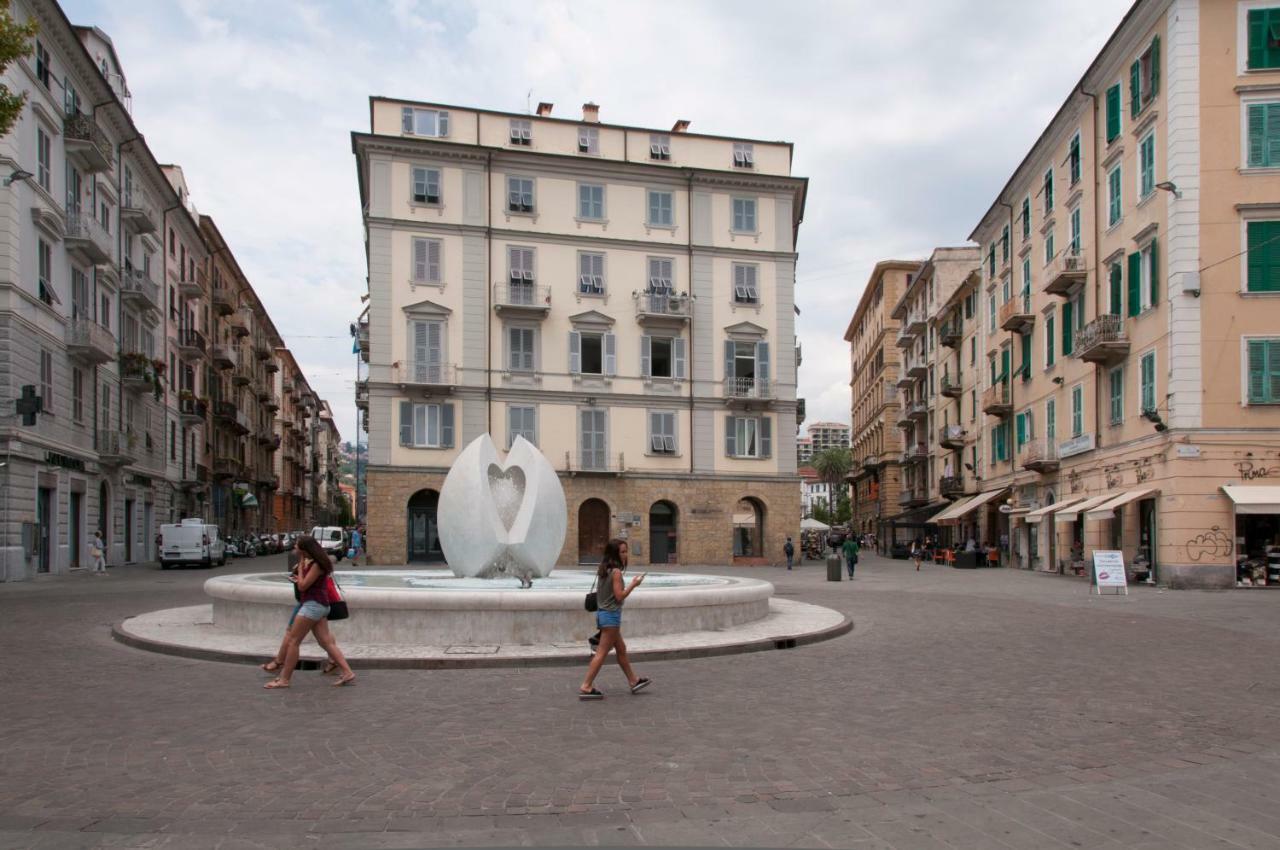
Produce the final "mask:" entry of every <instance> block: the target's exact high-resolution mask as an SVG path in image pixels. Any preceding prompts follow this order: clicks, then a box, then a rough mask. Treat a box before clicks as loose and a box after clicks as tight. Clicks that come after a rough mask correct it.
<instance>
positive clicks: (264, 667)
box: [258, 660, 284, 673]
mask: <svg viewBox="0 0 1280 850" xmlns="http://www.w3.org/2000/svg"><path fill="white" fill-rule="evenodd" d="M283 666H284V665H283V664H281V663H280V662H279V661H275V660H272V661H266V662H263V663H262V664H259V665H258V669H259V670H261V671H263V672H264V673H275V672H276V671H278V670H279V669H280V668H281V667H283Z"/></svg>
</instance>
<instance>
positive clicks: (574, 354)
mask: <svg viewBox="0 0 1280 850" xmlns="http://www.w3.org/2000/svg"><path fill="white" fill-rule="evenodd" d="M569 371H570V372H571V373H572V374H574V375H577V374H578V373H580V372H581V371H582V334H580V333H578V332H577V331H569Z"/></svg>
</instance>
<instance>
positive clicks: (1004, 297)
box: [1000, 275, 1013, 304]
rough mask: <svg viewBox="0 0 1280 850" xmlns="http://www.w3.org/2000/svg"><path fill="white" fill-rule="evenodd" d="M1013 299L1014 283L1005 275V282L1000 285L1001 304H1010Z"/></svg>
mask: <svg viewBox="0 0 1280 850" xmlns="http://www.w3.org/2000/svg"><path fill="white" fill-rule="evenodd" d="M1011 297H1013V281H1012V280H1010V279H1009V276H1008V275H1005V278H1004V280H1003V281H1001V283H1000V303H1001V304H1008V303H1009V299H1010V298H1011Z"/></svg>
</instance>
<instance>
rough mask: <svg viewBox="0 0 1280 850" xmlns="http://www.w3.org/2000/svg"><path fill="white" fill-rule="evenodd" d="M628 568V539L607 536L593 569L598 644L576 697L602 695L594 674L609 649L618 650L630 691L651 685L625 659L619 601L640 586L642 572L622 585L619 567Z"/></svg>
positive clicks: (619, 662)
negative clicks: (596, 567)
mask: <svg viewBox="0 0 1280 850" xmlns="http://www.w3.org/2000/svg"><path fill="white" fill-rule="evenodd" d="M626 568H627V541H625V540H618V539H614V540H610V541H609V543H608V544H607V545H606V546H605V547H604V557H603V558H601V559H600V567H599V568H598V569H597V570H596V599H597V604H598V606H599V607H598V608H597V610H596V626H597V627H598V628H599V629H600V645H599V646H597V647H596V654H595V655H593V656H592V657H591V663H590V664H589V665H588V666H587V677H586V678H585V679H583V680H582V687H581V688H580V689H579V690H578V699H604V694H602V693H600V692H599V691H598V690H596V688H595V681H596V676H598V675H600V668H601V667H603V666H604V662H605V659H607V658H608V657H609V653H610V652H611V651H612V652H615V653H616V654H617V659H618V666H619V667H621V668H622V672H623V673H624V674H625V675H626V677H627V684H628V685H630V686H631V693H633V694H638V693H640V692H641V691H642V690H644V689H645V688H647V687H648V686H649V685H650V680H649V679H645V678H642V677H640V676H637V675H636V672H635V670H632V669H631V662H630V661H629V660H628V659H627V643H626V641H624V640H623V639H622V603H623V602H625V601H626V598H627V597H628V596H630V595H631V591H633V590H635V589H636V588H637V587H639V586H640V583H641V582H643V581H644V575H643V574H642V575H638V576H636V577H635V578H633V579H632V580H631V583H630V584H627V585H623V583H622V571H623V570H625V569H626Z"/></svg>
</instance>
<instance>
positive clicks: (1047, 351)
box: [1044, 313, 1054, 369]
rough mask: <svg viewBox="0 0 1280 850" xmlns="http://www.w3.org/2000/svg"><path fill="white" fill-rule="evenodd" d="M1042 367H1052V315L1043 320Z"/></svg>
mask: <svg viewBox="0 0 1280 850" xmlns="http://www.w3.org/2000/svg"><path fill="white" fill-rule="evenodd" d="M1044 333H1045V337H1044V365H1045V368H1046V369H1047V368H1049V367H1050V366H1052V365H1053V342H1054V339H1053V314H1052V313H1050V314H1049V315H1048V316H1046V317H1045V319H1044Z"/></svg>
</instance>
